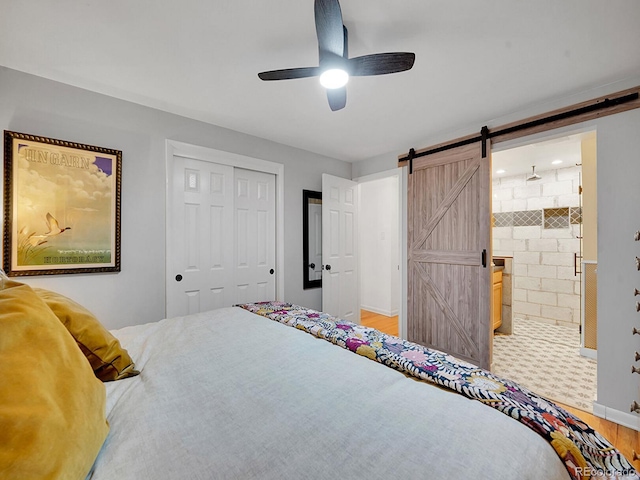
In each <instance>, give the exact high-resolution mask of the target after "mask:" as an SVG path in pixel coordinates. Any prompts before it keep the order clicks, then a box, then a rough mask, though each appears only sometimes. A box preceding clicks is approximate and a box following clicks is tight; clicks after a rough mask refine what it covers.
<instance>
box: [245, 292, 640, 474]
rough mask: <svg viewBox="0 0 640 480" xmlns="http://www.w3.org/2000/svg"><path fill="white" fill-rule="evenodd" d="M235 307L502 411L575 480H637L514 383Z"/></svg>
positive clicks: (387, 338)
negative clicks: (558, 460)
mask: <svg viewBox="0 0 640 480" xmlns="http://www.w3.org/2000/svg"><path fill="white" fill-rule="evenodd" d="M238 306H239V307H242V308H244V309H245V310H248V311H250V312H253V313H255V314H258V315H262V316H264V317H267V318H270V319H271V320H276V321H278V322H280V323H283V324H285V325H288V326H291V327H295V328H297V329H299V330H304V331H305V332H307V333H310V334H312V335H315V336H316V337H318V338H322V339H325V340H327V341H329V342H331V343H334V344H335V345H339V346H341V347H342V348H346V349H349V350H351V351H353V352H355V353H358V354H360V355H363V356H365V357H368V358H370V359H371V360H375V361H376V362H379V363H382V364H384V365H386V366H388V367H391V368H393V369H395V370H398V371H400V372H402V373H404V374H406V375H411V376H413V377H417V378H420V379H422V380H426V381H429V382H433V383H436V384H438V385H441V386H444V387H447V388H449V389H451V390H455V391H456V392H458V393H460V394H462V395H465V396H466V397H468V398H472V399H475V400H478V401H480V402H482V403H484V404H486V405H490V406H491V407H493V408H496V409H498V410H500V411H501V412H502V413H504V414H506V415H509V416H510V417H512V418H514V419H516V420H518V421H520V422H521V423H523V424H525V425H526V426H528V427H529V428H531V429H532V430H534V431H535V432H537V433H538V434H539V435H542V436H543V437H544V438H545V439H546V440H547V441H548V442H549V443H550V444H551V446H552V447H553V448H554V449H555V451H556V453H557V454H558V456H559V457H560V458H561V459H562V461H563V462H564V464H565V466H566V467H567V471H568V472H569V475H570V476H571V478H573V479H585V478H591V477H595V478H610V479H626V480H629V479H635V480H639V479H640V477H639V476H638V473H637V472H636V471H635V469H634V468H633V466H632V465H631V464H630V463H629V461H628V460H627V459H626V458H625V457H624V456H623V455H622V454H621V453H620V452H619V451H618V450H616V449H615V448H614V447H613V446H612V445H611V444H610V443H609V442H608V441H607V440H606V439H605V438H604V437H602V436H601V435H600V434H599V433H598V432H596V431H595V430H593V429H592V428H591V427H589V426H588V425H586V424H585V423H584V422H582V421H581V420H580V419H578V418H577V417H575V416H574V415H572V414H571V413H569V412H567V411H565V410H564V409H562V408H560V407H558V406H557V405H555V404H553V403H552V402H549V401H547V400H545V399H544V398H542V397H539V396H538V395H536V394H535V393H533V392H530V391H529V390H527V389H525V388H524V387H521V386H520V385H518V384H517V383H515V382H512V381H510V380H507V379H504V378H501V377H498V376H496V375H494V374H492V373H491V372H489V371H487V370H483V369H481V368H478V367H476V366H475V365H471V364H469V363H465V362H463V361H461V360H459V359H456V358H455V357H453V356H451V355H448V354H445V353H443V352H440V351H438V350H432V349H429V348H426V347H423V346H421V345H417V344H415V343H411V342H408V341H406V340H402V339H401V338H398V337H394V336H392V335H387V334H384V333H382V332H379V331H378V330H375V329H373V328H369V327H364V326H361V325H357V324H354V323H352V322H347V321H345V320H341V319H339V318H336V317H332V316H331V315H328V314H326V313H323V312H318V311H315V310H311V309H308V308H304V307H300V306H298V305H293V304H290V303H282V302H261V303H248V304H242V305H238Z"/></svg>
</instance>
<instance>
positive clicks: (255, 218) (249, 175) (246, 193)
mask: <svg viewBox="0 0 640 480" xmlns="http://www.w3.org/2000/svg"><path fill="white" fill-rule="evenodd" d="M234 183H235V206H234V209H235V229H234V232H235V237H236V242H235V281H234V291H235V303H245V302H260V301H266V300H275V298H276V290H275V284H276V282H275V267H276V262H275V260H276V254H275V252H276V243H275V239H276V213H275V212H276V199H275V187H276V179H275V175H272V174H269V173H262V172H256V171H252V170H244V169H241V168H236V169H235V173H234Z"/></svg>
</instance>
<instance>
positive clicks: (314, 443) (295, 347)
mask: <svg viewBox="0 0 640 480" xmlns="http://www.w3.org/2000/svg"><path fill="white" fill-rule="evenodd" d="M113 333H114V334H115V335H116V337H118V338H119V339H120V342H121V343H122V345H123V347H125V348H126V349H127V350H128V351H129V353H130V354H131V356H132V357H133V358H134V359H135V361H136V365H137V367H138V368H139V369H140V370H141V374H140V375H139V376H137V377H132V378H128V379H124V380H119V381H117V382H111V383H108V384H106V388H107V418H108V420H109V423H110V426H111V431H110V433H109V436H108V438H107V440H106V442H105V444H104V446H103V448H102V450H101V452H100V454H99V456H98V458H97V460H96V462H95V465H94V467H93V469H92V471H91V473H90V474H89V476H88V478H90V479H93V480H113V479H121V480H127V479H131V480H133V479H135V480H140V479H154V480H162V479H186V478H189V479H288V478H291V479H304V478H309V479H332V480H335V479H336V478H340V479H345V478H346V479H351V478H354V479H355V478H358V479H360V478H370V479H374V478H380V479H383V478H384V479H386V478H430V479H440V478H441V479H468V478H488V479H489V478H490V479H496V480H500V479H505V480H506V479H509V480H511V479H544V480H553V479H568V478H569V475H568V473H567V471H566V469H565V466H564V465H563V463H562V462H561V460H560V458H559V457H558V455H557V454H556V452H555V451H554V450H553V448H552V447H551V446H550V445H549V444H548V443H547V442H546V441H545V440H544V439H543V438H542V437H540V436H539V435H537V434H536V433H535V432H534V431H532V430H531V429H529V428H528V427H526V426H525V425H523V424H520V423H519V422H517V421H514V420H513V419H511V418H509V417H508V416H506V415H504V414H503V413H501V412H499V411H497V410H494V409H492V408H490V407H487V406H485V405H483V404H481V403H480V402H477V401H474V400H470V399H468V398H465V397H464V396H461V395H458V394H456V393H454V392H451V391H448V390H445V389H442V388H439V387H437V386H434V385H432V384H428V383H425V382H421V381H417V380H415V379H412V378H409V377H407V376H405V375H403V374H402V373H400V372H397V371H395V370H392V369H390V368H387V367H386V366H384V365H381V364H379V363H376V362H372V361H371V360H369V359H367V358H366V357H363V356H360V355H356V354H353V353H352V352H350V351H348V350H345V349H342V348H339V347H337V346H335V345H332V344H330V343H328V342H326V341H324V340H321V339H318V338H315V337H313V336H311V335H308V334H307V333H305V332H302V331H299V330H297V329H295V328H290V327H287V326H285V325H282V324H280V323H277V322H274V321H271V320H269V319H266V318H264V317H260V316H258V315H255V314H253V313H250V312H248V311H246V310H243V309H240V308H237V307H232V308H224V309H220V310H214V311H211V312H206V313H201V314H196V315H192V316H187V317H178V318H174V319H166V320H162V321H160V322H157V323H152V324H147V325H139V326H133V327H126V328H123V329H120V330H116V331H113Z"/></svg>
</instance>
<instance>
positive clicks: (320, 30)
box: [314, 0, 344, 64]
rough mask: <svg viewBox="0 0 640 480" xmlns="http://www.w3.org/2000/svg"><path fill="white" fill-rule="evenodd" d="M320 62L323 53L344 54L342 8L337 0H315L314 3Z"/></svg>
mask: <svg viewBox="0 0 640 480" xmlns="http://www.w3.org/2000/svg"><path fill="white" fill-rule="evenodd" d="M314 13H315V18H316V33H317V35H318V50H319V53H320V63H321V64H322V58H323V56H324V54H325V53H333V54H334V55H337V56H338V57H342V56H344V31H343V26H342V10H340V3H339V2H338V0H316V1H315V4H314Z"/></svg>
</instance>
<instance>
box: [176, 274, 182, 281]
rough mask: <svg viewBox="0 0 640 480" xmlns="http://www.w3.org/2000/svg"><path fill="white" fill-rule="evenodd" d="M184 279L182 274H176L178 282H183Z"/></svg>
mask: <svg viewBox="0 0 640 480" xmlns="http://www.w3.org/2000/svg"><path fill="white" fill-rule="evenodd" d="M181 281H182V275H180V274H178V275H176V282H181Z"/></svg>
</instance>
